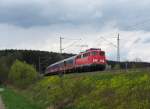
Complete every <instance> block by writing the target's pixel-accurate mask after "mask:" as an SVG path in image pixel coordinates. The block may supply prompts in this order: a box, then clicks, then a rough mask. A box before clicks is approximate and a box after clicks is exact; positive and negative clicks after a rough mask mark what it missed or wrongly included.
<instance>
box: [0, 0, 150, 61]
mask: <svg viewBox="0 0 150 109" xmlns="http://www.w3.org/2000/svg"><path fill="white" fill-rule="evenodd" d="M149 4H150V1H149V0H142V1H138V2H137V1H136V0H114V1H110V0H1V1H0V39H1V40H0V48H1V49H3V48H20V49H40V50H48V51H56V52H59V37H60V36H62V37H65V39H64V40H63V47H64V48H66V47H68V46H69V45H72V43H73V45H72V46H71V47H69V48H67V49H65V50H64V52H72V53H78V52H79V51H80V50H81V47H80V46H81V45H88V47H99V48H102V49H103V50H105V51H106V54H107V57H108V59H113V60H116V47H114V46H112V44H111V43H108V42H112V43H113V44H115V45H116V38H115V37H116V36H117V34H118V33H120V37H121V41H120V48H121V50H120V51H121V58H122V60H133V59H134V58H135V57H137V58H138V57H139V58H141V59H142V60H144V61H150V58H149V55H150V53H149V52H148V51H149V46H150V43H149V42H150V41H149V36H150V32H149V28H150V26H149V24H150V21H149V20H150V13H149V11H150V7H149ZM101 37H104V38H106V39H107V40H108V41H105V40H103V39H102V38H101ZM67 38H68V39H67ZM69 38H70V39H80V38H81V39H82V40H79V41H76V40H70V39H69ZM82 49H85V48H82Z"/></svg>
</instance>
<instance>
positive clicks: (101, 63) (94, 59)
mask: <svg viewBox="0 0 150 109" xmlns="http://www.w3.org/2000/svg"><path fill="white" fill-rule="evenodd" d="M106 63H107V62H106V56H105V52H104V51H102V50H101V49H97V48H90V49H88V50H86V51H84V52H81V53H79V54H77V55H75V56H73V57H70V58H67V59H64V60H61V61H58V62H56V63H54V64H52V65H50V66H48V67H47V69H46V71H45V75H47V76H48V75H55V74H63V73H73V72H87V71H96V70H101V71H102V70H105V67H106Z"/></svg>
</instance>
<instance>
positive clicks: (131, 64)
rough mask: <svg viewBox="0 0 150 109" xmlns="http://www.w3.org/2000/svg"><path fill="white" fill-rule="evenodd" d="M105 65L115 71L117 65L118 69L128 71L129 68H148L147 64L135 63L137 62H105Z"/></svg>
mask: <svg viewBox="0 0 150 109" xmlns="http://www.w3.org/2000/svg"><path fill="white" fill-rule="evenodd" d="M107 64H108V65H110V66H111V69H115V67H116V66H117V65H119V66H118V67H119V68H120V69H126V68H127V69H130V68H147V67H150V63H149V62H137V61H123V62H117V61H111V60H107Z"/></svg>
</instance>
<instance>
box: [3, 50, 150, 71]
mask: <svg viewBox="0 0 150 109" xmlns="http://www.w3.org/2000/svg"><path fill="white" fill-rule="evenodd" d="M73 55H75V54H67V53H63V54H60V53H56V52H48V51H39V50H13V49H10V50H0V62H1V63H3V62H2V61H5V62H7V67H8V65H11V64H12V63H13V62H14V61H15V60H16V59H18V60H20V61H25V62H26V63H28V64H32V65H33V66H35V68H36V70H37V71H38V72H40V73H43V72H44V71H45V68H46V67H47V66H49V65H50V64H53V63H54V62H57V61H59V60H62V59H65V58H68V57H71V56H73ZM107 63H108V65H109V66H111V69H115V67H116V65H119V68H121V69H125V68H133V67H137V68H145V67H149V66H150V63H147V62H116V61H111V60H107Z"/></svg>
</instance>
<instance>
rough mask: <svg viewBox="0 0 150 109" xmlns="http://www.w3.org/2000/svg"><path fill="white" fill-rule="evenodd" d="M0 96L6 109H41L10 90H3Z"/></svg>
mask: <svg viewBox="0 0 150 109" xmlns="http://www.w3.org/2000/svg"><path fill="white" fill-rule="evenodd" d="M1 95H2V99H3V102H4V104H5V106H6V109H42V108H40V107H38V106H37V105H35V104H34V103H31V102H30V101H29V100H28V99H27V98H25V97H23V96H22V95H20V94H18V93H16V92H14V91H13V90H12V89H10V88H5V90H4V92H2V93H1Z"/></svg>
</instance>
